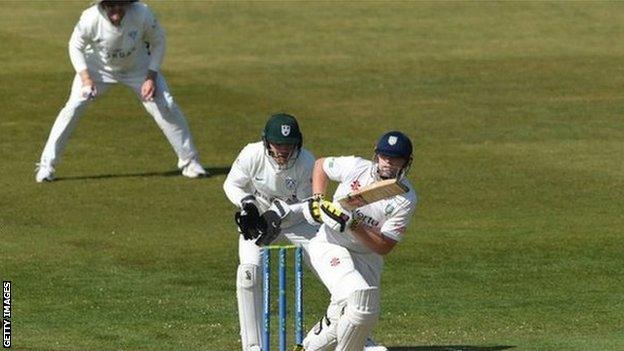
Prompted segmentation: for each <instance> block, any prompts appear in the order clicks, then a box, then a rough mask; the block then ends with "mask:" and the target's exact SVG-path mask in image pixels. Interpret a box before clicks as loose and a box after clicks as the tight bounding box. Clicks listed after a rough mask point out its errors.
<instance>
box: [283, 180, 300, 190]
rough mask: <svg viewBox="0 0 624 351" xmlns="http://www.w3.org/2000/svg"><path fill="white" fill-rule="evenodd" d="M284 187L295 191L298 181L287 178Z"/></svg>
mask: <svg viewBox="0 0 624 351" xmlns="http://www.w3.org/2000/svg"><path fill="white" fill-rule="evenodd" d="M284 185H286V189H288V190H295V189H296V188H297V181H296V180H294V179H292V178H291V177H286V179H284Z"/></svg>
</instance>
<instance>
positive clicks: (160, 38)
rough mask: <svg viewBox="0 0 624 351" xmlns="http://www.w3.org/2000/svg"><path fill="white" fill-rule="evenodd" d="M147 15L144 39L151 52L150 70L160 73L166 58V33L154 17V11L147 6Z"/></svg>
mask: <svg viewBox="0 0 624 351" xmlns="http://www.w3.org/2000/svg"><path fill="white" fill-rule="evenodd" d="M145 9H146V15H145V19H144V22H143V25H144V26H145V27H144V33H145V34H144V39H145V41H146V42H147V43H149V51H150V62H149V65H148V67H147V68H148V69H149V70H151V71H156V72H158V71H160V65H162V62H163V59H164V57H165V46H166V40H165V31H164V30H163V29H162V27H161V26H160V23H158V20H157V19H156V17H155V16H154V13H153V12H152V10H150V9H149V8H148V7H147V6H146V7H145Z"/></svg>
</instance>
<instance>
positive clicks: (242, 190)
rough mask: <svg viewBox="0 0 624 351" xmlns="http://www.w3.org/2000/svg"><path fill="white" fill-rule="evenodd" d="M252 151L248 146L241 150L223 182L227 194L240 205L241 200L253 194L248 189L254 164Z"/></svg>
mask: <svg viewBox="0 0 624 351" xmlns="http://www.w3.org/2000/svg"><path fill="white" fill-rule="evenodd" d="M250 151H251V150H250V148H249V147H248V146H247V147H245V148H244V149H243V150H242V151H241V152H240V154H239V155H238V157H237V158H236V160H235V161H234V163H233V164H232V168H231V169H230V173H228V176H227V178H225V182H224V183H223V191H225V196H227V198H228V199H229V200H230V202H232V203H233V204H234V205H236V206H240V204H241V201H242V200H243V199H244V198H245V197H248V196H250V195H251V196H253V194H251V193H250V192H249V190H248V189H249V184H250V183H251V177H252V173H251V172H252V169H251V166H252V164H253V159H252V153H251V152H250Z"/></svg>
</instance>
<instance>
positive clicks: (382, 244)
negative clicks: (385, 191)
mask: <svg viewBox="0 0 624 351" xmlns="http://www.w3.org/2000/svg"><path fill="white" fill-rule="evenodd" d="M411 161H412V143H411V141H410V140H409V138H408V137H407V136H406V135H405V134H403V133H401V132H396V131H393V132H388V133H386V134H384V135H383V136H382V137H381V138H380V139H379V141H378V143H377V146H376V148H375V158H374V160H373V161H372V162H371V161H368V160H365V159H362V158H359V157H354V156H347V157H328V158H321V159H319V160H317V161H316V165H315V167H314V171H313V185H312V187H313V192H314V194H315V199H314V200H311V201H310V206H308V207H307V208H308V209H311V210H310V211H309V212H306V218H309V221H311V222H312V221H316V222H318V221H320V222H322V223H323V224H322V225H321V227H320V228H319V231H318V233H317V235H316V236H315V237H314V238H313V239H312V240H310V244H309V246H308V252H309V255H310V259H311V263H312V266H313V267H314V269H315V271H316V273H317V274H318V276H319V277H320V278H321V280H322V281H323V283H324V284H325V286H326V287H327V289H328V290H329V292H330V294H331V302H330V304H329V307H328V308H327V314H326V316H324V317H323V318H321V320H320V321H319V323H317V325H316V326H315V327H314V328H313V329H312V330H310V332H309V333H308V335H307V336H306V338H305V339H304V342H303V346H304V349H305V350H306V351H320V350H334V349H335V350H337V351H360V350H362V349H363V347H364V346H365V345H366V342H367V336H368V335H369V334H370V333H371V332H372V330H373V328H374V326H375V324H376V322H377V319H378V316H379V309H380V302H379V296H380V278H381V270H382V265H383V256H384V255H386V254H388V253H389V252H390V251H391V250H392V249H393V248H394V246H395V245H396V244H397V243H398V242H399V241H401V239H402V237H403V233H404V232H405V228H406V227H407V225H408V223H409V221H410V217H411V216H412V214H413V212H414V210H415V207H416V203H417V195H416V192H415V191H414V188H413V187H412V185H411V184H410V183H409V181H408V180H407V179H406V178H405V174H406V173H407V172H408V170H409V167H410V165H411ZM390 178H399V179H400V180H401V182H402V183H403V184H405V185H406V186H407V187H408V189H409V190H408V192H407V193H405V194H401V195H396V196H393V197H390V198H386V199H383V200H380V201H377V202H373V203H370V204H365V205H363V206H361V207H357V208H356V209H355V210H353V212H351V213H349V212H347V211H346V210H344V209H342V208H341V207H340V205H339V204H338V203H337V202H334V203H332V202H329V201H326V200H324V199H323V198H324V194H325V191H326V189H327V185H328V183H329V181H330V180H331V181H336V182H339V185H338V187H337V189H336V192H335V193H334V200H336V199H339V198H342V197H344V196H345V195H347V194H348V193H349V192H351V191H353V190H357V189H358V188H360V187H363V186H366V185H368V184H371V183H373V182H376V181H379V180H382V179H390ZM314 202H316V204H315V203H314ZM315 209H318V210H315ZM367 346H368V345H367ZM366 350H387V349H386V348H385V347H383V346H372V345H371V346H370V347H366Z"/></svg>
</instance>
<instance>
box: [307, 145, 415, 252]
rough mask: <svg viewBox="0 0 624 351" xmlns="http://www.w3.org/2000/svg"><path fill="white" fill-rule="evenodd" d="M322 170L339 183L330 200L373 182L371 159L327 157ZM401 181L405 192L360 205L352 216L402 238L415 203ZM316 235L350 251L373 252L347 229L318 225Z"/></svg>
mask: <svg viewBox="0 0 624 351" xmlns="http://www.w3.org/2000/svg"><path fill="white" fill-rule="evenodd" d="M323 170H324V171H325V173H326V174H327V176H328V177H329V179H331V180H333V181H337V182H340V184H339V185H338V188H336V192H335V193H334V201H336V200H338V199H340V198H342V197H344V196H346V195H347V194H348V193H350V192H351V191H353V190H357V189H359V188H362V187H364V186H366V185H368V184H371V183H374V182H375V181H377V179H376V178H375V177H374V175H373V174H374V173H373V172H374V165H373V162H371V161H369V160H365V159H363V158H360V157H355V156H343V157H328V158H326V159H325V162H324V163H323ZM401 181H402V182H403V184H405V185H406V186H407V187H408V188H409V191H408V192H407V193H405V194H402V195H397V196H393V197H391V198H388V199H384V200H380V201H377V202H374V203H372V204H369V205H366V206H362V207H360V208H357V209H356V210H354V211H353V212H352V215H353V216H354V218H361V219H362V223H363V225H366V226H369V227H374V228H376V229H377V230H379V231H380V232H381V234H382V235H384V236H386V237H388V238H390V239H392V240H395V241H401V239H402V238H403V234H404V232H405V229H406V228H407V225H408V224H409V221H410V218H411V217H412V214H413V213H414V211H415V209H416V203H417V202H418V196H417V194H416V192H415V190H414V188H413V187H412V185H411V184H410V182H409V181H408V180H407V179H405V178H404V179H402V180H401ZM319 235H324V236H325V237H326V240H327V241H329V242H333V243H337V244H339V245H341V246H343V247H346V248H347V249H349V250H351V251H355V252H359V253H372V252H373V251H372V250H371V249H369V248H368V247H367V246H366V245H364V244H363V243H362V242H360V240H359V239H357V237H356V236H354V234H353V233H352V231H351V230H350V229H347V230H345V232H344V233H340V232H336V231H334V230H332V229H330V228H328V227H327V226H326V225H322V226H321V228H320V230H319Z"/></svg>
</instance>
